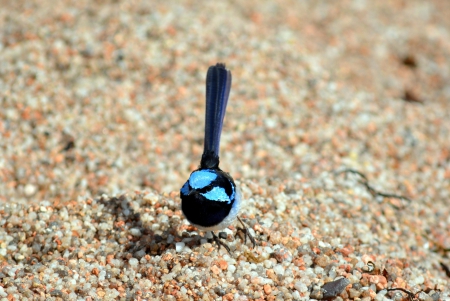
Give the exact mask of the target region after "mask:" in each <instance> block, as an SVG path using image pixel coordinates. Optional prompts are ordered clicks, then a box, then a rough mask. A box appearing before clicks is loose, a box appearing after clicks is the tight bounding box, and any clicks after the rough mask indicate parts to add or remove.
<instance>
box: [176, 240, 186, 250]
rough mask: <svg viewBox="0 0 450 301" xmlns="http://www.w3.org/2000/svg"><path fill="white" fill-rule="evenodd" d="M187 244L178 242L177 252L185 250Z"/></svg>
mask: <svg viewBox="0 0 450 301" xmlns="http://www.w3.org/2000/svg"><path fill="white" fill-rule="evenodd" d="M184 245H185V243H184V242H177V243H176V244H175V249H176V250H177V252H181V251H182V250H183V248H184Z"/></svg>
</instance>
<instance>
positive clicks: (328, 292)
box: [322, 278, 350, 299]
mask: <svg viewBox="0 0 450 301" xmlns="http://www.w3.org/2000/svg"><path fill="white" fill-rule="evenodd" d="M349 284H350V281H349V280H348V279H347V278H340V279H338V280H335V281H332V282H327V283H325V284H324V286H322V290H323V299H331V298H334V297H336V296H337V295H339V294H340V293H341V292H342V291H343V290H344V289H345V287H346V286H347V285H349Z"/></svg>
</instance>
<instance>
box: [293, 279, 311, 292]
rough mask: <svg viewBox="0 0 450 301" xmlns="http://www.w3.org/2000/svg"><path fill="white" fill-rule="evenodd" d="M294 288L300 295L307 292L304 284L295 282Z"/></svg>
mask: <svg viewBox="0 0 450 301" xmlns="http://www.w3.org/2000/svg"><path fill="white" fill-rule="evenodd" d="M294 288H295V289H296V290H298V291H299V292H300V293H305V292H307V291H308V287H307V286H306V284H304V283H303V282H301V281H297V282H296V283H295V284H294Z"/></svg>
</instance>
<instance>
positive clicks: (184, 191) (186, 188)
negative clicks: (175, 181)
mask: <svg viewBox="0 0 450 301" xmlns="http://www.w3.org/2000/svg"><path fill="white" fill-rule="evenodd" d="M188 182H189V181H188ZM188 182H186V183H184V185H183V187H181V193H182V194H184V195H187V194H188V193H189V183H188Z"/></svg>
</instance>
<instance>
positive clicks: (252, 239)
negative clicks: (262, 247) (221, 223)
mask: <svg viewBox="0 0 450 301" xmlns="http://www.w3.org/2000/svg"><path fill="white" fill-rule="evenodd" d="M237 218H238V220H239V222H240V223H241V224H242V227H243V228H241V227H237V231H238V232H243V233H244V243H245V244H246V243H247V236H248V238H250V241H251V242H252V244H253V248H254V247H256V240H255V238H254V237H253V236H252V235H251V234H250V231H248V228H247V226H246V225H245V224H244V222H243V221H242V220H241V218H240V217H239V216H238V217H237ZM236 234H237V232H236Z"/></svg>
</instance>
